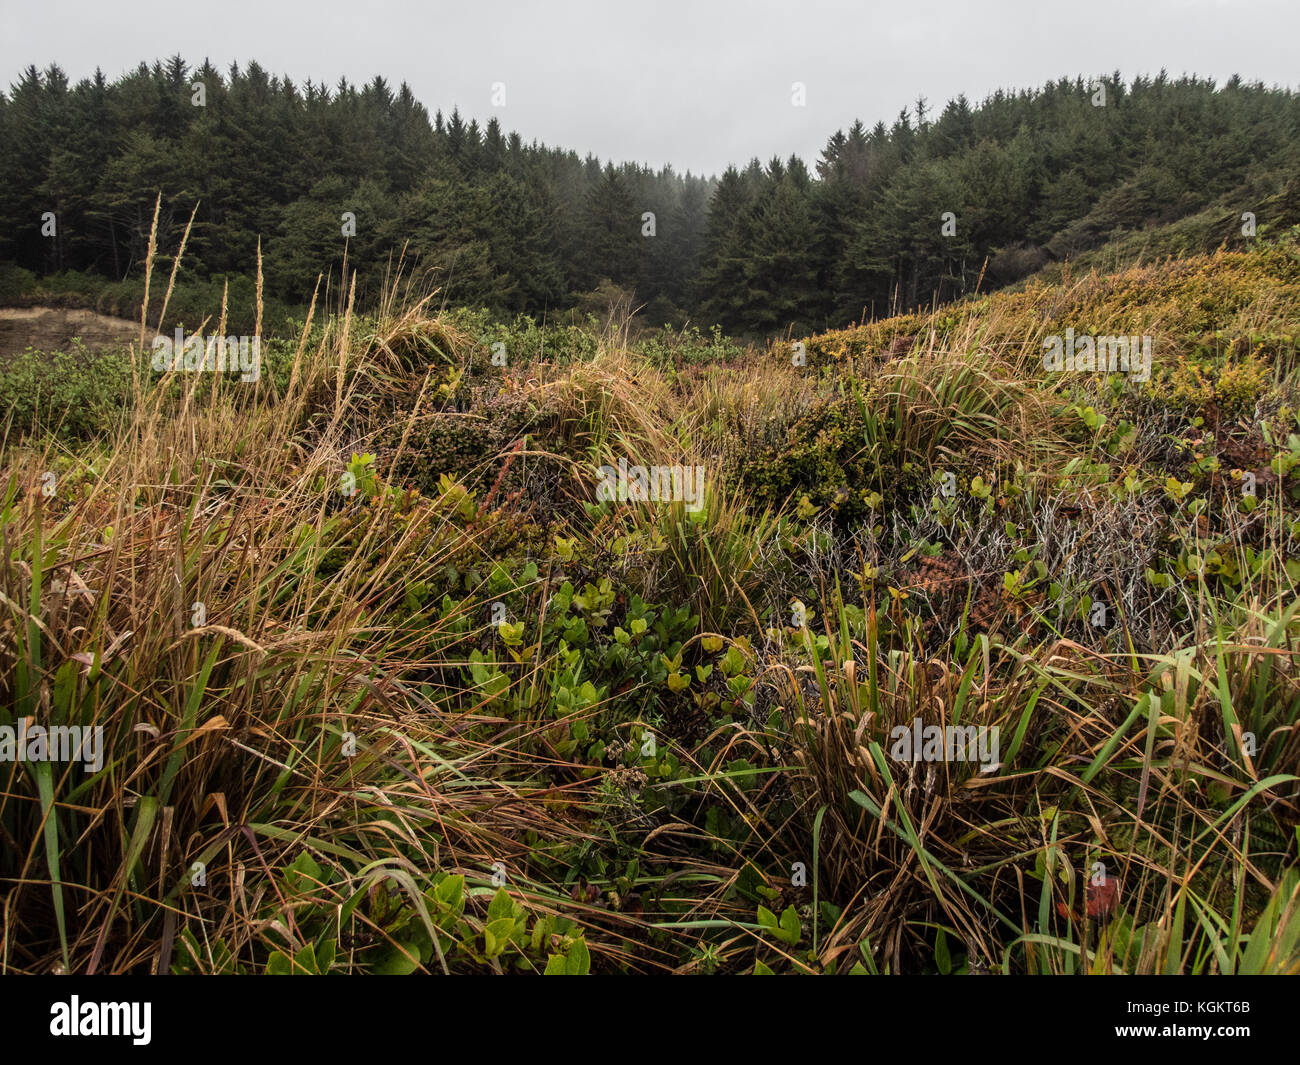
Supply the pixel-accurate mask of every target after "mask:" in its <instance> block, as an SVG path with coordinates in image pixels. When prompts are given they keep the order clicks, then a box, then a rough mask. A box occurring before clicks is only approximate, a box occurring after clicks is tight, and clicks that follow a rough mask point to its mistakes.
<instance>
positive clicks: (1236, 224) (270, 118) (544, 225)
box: [0, 56, 1300, 336]
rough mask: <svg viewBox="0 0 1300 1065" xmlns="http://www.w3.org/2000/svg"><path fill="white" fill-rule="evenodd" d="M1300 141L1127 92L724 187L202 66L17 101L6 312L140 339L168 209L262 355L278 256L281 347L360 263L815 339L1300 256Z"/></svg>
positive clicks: (190, 256) (1170, 87) (972, 107)
mask: <svg viewBox="0 0 1300 1065" xmlns="http://www.w3.org/2000/svg"><path fill="white" fill-rule="evenodd" d="M1298 143H1300V102H1298V101H1297V98H1296V96H1295V95H1294V94H1293V93H1292V92H1290V91H1288V90H1283V89H1277V88H1268V87H1265V86H1264V85H1262V84H1250V83H1246V82H1243V81H1242V80H1241V79H1240V78H1236V77H1234V78H1232V79H1230V80H1228V81H1227V82H1225V83H1224V84H1222V85H1216V84H1215V83H1214V82H1212V81H1210V80H1207V79H1202V78H1197V77H1181V78H1178V79H1171V78H1169V77H1167V76H1166V75H1165V74H1164V73H1163V72H1162V73H1161V74H1160V75H1158V76H1157V77H1155V78H1145V77H1138V78H1135V79H1133V80H1132V81H1131V82H1125V81H1124V79H1122V78H1121V77H1120V75H1119V74H1118V73H1117V74H1114V75H1112V76H1110V77H1108V78H1103V79H1097V80H1092V81H1088V82H1085V81H1084V80H1083V79H1082V78H1075V79H1073V80H1071V79H1065V78H1063V79H1060V80H1058V81H1055V82H1051V83H1048V84H1046V85H1044V86H1042V87H1041V88H1039V89H1036V90H1025V91H1018V92H997V93H995V94H994V95H993V96H991V97H990V98H988V99H987V100H984V101H983V102H981V103H978V104H972V103H971V102H969V101H967V100H966V99H965V98H964V97H958V98H957V99H955V100H952V101H950V102H948V103H947V104H946V105H945V106H943V107H942V108H932V107H931V106H930V105H929V104H928V103H927V102H926V101H925V100H923V99H922V100H918V101H917V102H916V104H915V105H914V106H913V107H912V108H909V109H906V110H904V111H903V112H902V113H900V114H899V115H898V117H897V118H896V119H895V120H894V122H893V123H892V124H890V125H888V126H886V124H885V123H883V122H877V123H876V124H875V125H874V126H872V127H870V128H868V126H866V125H864V124H863V123H862V122H857V123H855V124H854V125H852V126H851V127H849V128H848V129H847V130H840V131H836V132H835V133H833V134H831V135H830V136H829V138H828V139H827V142H826V147H825V149H824V150H823V151H822V153H821V157H820V158H819V159H817V160H816V161H815V162H813V163H812V164H811V165H809V164H805V163H804V162H803V161H802V160H800V159H798V158H797V157H792V158H790V159H788V160H782V159H779V158H774V159H772V160H770V161H768V162H767V163H766V164H764V163H762V162H760V161H759V160H757V159H754V160H751V161H750V162H749V163H748V165H746V166H743V167H738V168H731V169H729V170H728V171H727V172H726V173H724V174H723V175H721V177H720V178H717V179H716V180H715V179H714V178H711V177H702V176H699V175H692V174H690V173H689V172H688V173H687V174H685V175H680V174H677V173H675V172H674V171H673V170H672V169H671V168H664V169H662V170H659V171H654V170H651V169H649V168H648V167H645V166H641V165H638V164H635V163H624V164H620V165H617V166H616V165H614V164H613V163H610V162H606V163H605V164H603V165H602V163H601V162H600V161H599V160H598V159H596V158H595V157H590V156H589V157H587V158H585V159H583V158H580V157H579V156H578V155H577V154H576V153H575V152H572V151H566V150H563V149H560V148H554V147H547V146H544V145H539V144H537V143H535V142H534V143H532V144H526V143H525V142H524V141H523V139H522V138H521V137H520V136H519V134H518V133H506V132H505V131H503V130H502V129H501V128H500V126H499V124H498V122H497V121H496V120H495V119H492V120H491V121H489V122H488V123H487V125H486V126H480V125H479V124H478V123H477V122H476V121H470V122H468V123H467V122H465V121H464V120H463V119H462V117H461V116H460V114H459V113H458V112H456V111H453V112H452V113H451V114H450V115H449V116H446V115H443V114H442V113H441V112H437V113H435V114H434V116H433V117H432V119H430V117H429V115H428V113H427V111H426V110H425V109H424V107H423V106H422V105H421V104H420V103H419V102H418V101H417V100H416V99H415V98H414V96H413V95H412V93H411V91H410V89H409V88H408V87H407V86H405V85H402V86H399V87H398V89H397V90H396V91H394V90H393V89H392V88H391V87H390V86H389V85H388V84H387V83H386V82H385V81H384V79H383V78H379V77H376V78H375V79H374V80H373V81H372V82H370V83H369V84H367V85H365V86H364V87H358V86H355V85H352V84H350V83H347V82H340V84H339V85H337V86H336V87H334V88H329V87H327V86H324V85H317V84H314V83H312V82H310V81H309V82H307V83H306V84H305V85H297V84H295V83H294V82H292V81H291V80H290V79H288V78H283V77H273V76H271V75H269V74H268V72H267V71H266V70H265V69H263V68H262V67H260V66H258V65H257V64H256V63H249V64H248V65H247V66H246V67H245V68H242V69H241V68H240V67H238V66H232V67H231V69H230V70H229V71H227V72H225V73H224V74H223V73H222V72H220V71H218V70H216V69H215V68H214V67H213V66H212V65H211V64H210V63H208V62H206V61H205V62H204V63H203V64H201V65H200V66H198V67H194V68H191V67H190V66H189V65H188V64H187V63H186V62H185V61H184V60H183V59H182V58H181V57H179V56H177V57H173V58H171V59H169V60H167V61H166V62H156V63H154V64H153V65H152V66H148V65H146V64H141V65H140V67H139V68H138V69H136V70H134V71H131V72H130V73H128V74H126V75H124V76H122V77H121V78H119V79H118V80H117V81H114V82H109V81H108V80H107V79H106V78H105V77H104V76H103V75H102V74H101V73H97V74H96V75H95V76H94V77H93V78H90V79H86V80H84V81H82V82H79V83H77V84H76V85H72V84H70V83H69V81H68V78H67V76H66V75H65V74H64V73H63V72H62V71H61V70H60V69H59V68H58V67H51V68H49V69H48V70H46V71H44V72H41V71H39V70H37V69H36V68H35V67H31V68H29V69H28V70H27V71H26V72H25V73H24V74H23V76H22V77H21V78H20V79H19V81H18V82H17V83H16V84H15V85H13V86H12V88H11V90H10V92H9V93H8V94H4V95H0V144H3V145H4V147H5V151H4V152H3V153H0V264H8V266H7V267H5V266H0V301H3V302H6V303H9V302H14V301H19V300H22V301H27V302H48V300H49V296H50V295H58V296H59V297H60V298H61V299H63V300H80V301H82V302H83V303H84V304H85V305H88V306H94V307H97V308H98V309H99V310H101V311H104V312H106V313H125V314H126V315H127V316H128V317H134V316H136V315H138V313H139V310H140V304H141V302H142V300H143V298H144V294H143V287H142V278H141V276H140V264H141V263H142V262H143V260H144V257H145V254H146V250H147V246H148V239H149V232H150V225H151V219H152V216H153V206H154V202H155V199H156V197H157V196H158V195H159V193H161V194H162V196H163V210H162V212H161V215H160V217H159V220H158V224H159V234H160V238H161V246H162V247H163V248H166V249H169V250H170V249H176V248H178V247H179V236H180V234H181V232H182V231H185V230H186V228H187V225H188V226H189V228H188V232H189V234H190V236H189V245H188V247H187V249H186V257H185V259H184V261H183V265H182V269H181V272H180V274H179V276H178V278H177V282H178V283H177V286H176V288H175V298H176V302H175V303H174V305H173V309H174V310H175V311H176V312H177V314H178V316H179V318H180V319H181V320H182V321H183V323H184V324H185V325H186V326H187V327H189V328H193V325H194V322H195V321H196V320H197V319H196V317H195V316H200V317H201V315H202V314H204V313H209V312H210V309H211V308H212V307H213V306H215V305H216V304H217V303H218V302H219V301H220V298H221V292H222V289H223V287H224V286H226V285H227V284H228V285H229V286H230V290H231V293H232V306H237V308H238V309H237V310H236V311H235V312H233V313H234V314H235V315H236V318H235V319H234V321H235V324H236V325H237V328H238V331H239V332H245V331H246V330H247V326H246V324H244V319H243V317H242V316H244V315H246V314H247V313H249V312H248V309H249V308H250V307H251V306H252V289H253V283H254V281H253V279H254V274H256V273H257V272H258V264H259V256H262V257H264V267H265V269H264V273H265V288H266V291H265V294H264V295H265V299H266V301H267V316H266V318H265V319H264V322H266V323H269V325H270V327H271V328H272V330H273V331H277V332H278V331H279V330H280V329H281V328H282V326H283V325H284V319H285V317H286V316H289V315H297V316H298V317H299V318H301V314H300V313H298V308H299V307H300V306H301V305H305V304H306V303H307V301H308V300H309V299H310V298H311V295H312V292H313V291H314V288H315V281H316V278H317V276H318V274H319V273H321V272H323V273H324V275H325V276H326V278H327V280H330V281H334V282H335V283H337V282H338V280H339V279H340V278H341V277H342V271H343V269H344V264H345V262H346V264H347V268H348V271H349V278H352V277H355V279H356V282H357V285H358V291H359V297H360V301H361V305H365V306H369V305H371V304H373V302H375V301H377V300H378V299H379V297H380V295H381V294H382V293H383V292H384V291H385V286H386V279H387V278H389V276H390V274H391V271H392V269H393V266H394V264H395V263H397V262H398V261H399V260H401V259H403V257H404V256H405V257H406V259H407V261H408V262H412V261H413V262H415V263H416V264H418V267H419V268H420V269H421V270H428V271H431V272H432V273H433V274H434V276H435V278H436V283H437V284H438V285H439V286H440V289H441V298H442V299H443V300H445V302H446V304H447V305H449V306H468V307H474V308H478V307H486V308H488V309H489V310H490V311H492V312H493V313H494V314H496V315H503V316H505V317H511V316H513V315H515V314H528V315H531V316H532V317H533V318H534V319H537V320H544V319H548V318H549V316H550V315H552V314H553V313H554V312H555V311H556V309H557V308H558V309H561V310H568V309H571V308H574V307H579V306H581V305H582V304H583V302H584V301H587V302H590V301H591V300H592V299H599V295H600V292H601V291H602V288H603V290H604V291H608V289H609V287H611V286H612V287H614V288H617V289H621V290H623V291H625V292H627V293H632V294H634V302H635V304H636V305H637V306H640V307H643V308H644V315H643V317H644V319H645V320H646V321H647V322H648V323H649V324H650V325H651V326H652V327H654V328H659V327H661V326H663V325H664V324H665V323H671V324H672V325H673V326H674V327H677V328H681V327H683V326H685V325H687V324H688V321H693V322H696V323H698V324H699V325H700V326H701V327H702V328H704V329H705V330H706V331H707V329H708V328H709V327H711V326H712V325H714V324H717V325H720V326H722V328H723V329H725V330H727V331H728V332H729V333H731V334H733V335H745V336H766V335H768V334H772V333H783V332H786V331H787V330H792V331H793V332H794V333H796V334H802V333H807V332H811V331H814V330H820V329H826V328H838V327H843V326H847V325H849V324H851V323H854V322H860V321H863V320H865V319H868V318H881V317H885V316H887V315H889V314H890V313H893V312H895V311H898V310H904V311H908V310H914V309H916V308H917V307H918V306H924V307H928V306H930V305H931V303H932V301H934V300H935V299H938V300H945V299H950V298H953V297H955V296H960V295H964V294H968V293H972V292H976V291H987V290H988V289H989V288H990V287H996V286H998V285H1005V284H1008V283H1011V282H1014V281H1018V280H1021V279H1023V278H1025V277H1027V276H1029V275H1031V274H1033V273H1034V272H1036V271H1038V270H1040V269H1043V268H1053V267H1059V265H1060V264H1062V263H1064V262H1067V261H1069V262H1072V263H1076V264H1077V262H1078V261H1079V260H1080V258H1081V257H1088V256H1093V255H1101V256H1102V265H1104V266H1106V267H1113V266H1115V265H1117V262H1118V263H1119V264H1120V265H1127V263H1129V262H1131V261H1133V260H1134V259H1135V258H1138V257H1140V256H1143V255H1146V256H1148V257H1150V256H1152V255H1168V254H1186V253H1189V252H1197V251H1212V250H1214V249H1215V248H1217V247H1219V246H1220V245H1222V244H1225V243H1226V244H1227V245H1228V246H1229V247H1232V248H1240V247H1244V246H1245V245H1246V244H1247V243H1248V241H1249V240H1250V239H1253V238H1252V237H1250V236H1249V235H1247V234H1246V233H1244V232H1243V228H1244V227H1243V220H1242V216H1243V215H1244V214H1246V213H1250V214H1251V215H1253V216H1254V217H1255V222H1254V223H1253V224H1254V225H1255V227H1256V229H1255V232H1256V233H1257V234H1258V235H1259V236H1261V237H1268V236H1270V235H1276V234H1277V233H1281V232H1284V231H1285V230H1286V229H1287V228H1288V227H1289V226H1292V225H1295V224H1297V223H1300V181H1298V180H1297V178H1296V174H1297V172H1298V171H1300V155H1297V147H1296V145H1297V144H1298ZM270 145H274V146H275V148H274V151H273V152H272V151H269V150H268V146H270ZM231 160H238V161H239V165H238V166H230V165H228V164H229V161H231ZM47 214H48V215H52V216H53V223H54V228H53V229H52V230H51V229H50V228H49V219H48V218H47V217H46V216H47ZM949 215H951V219H949V218H948V216H949ZM191 221H192V224H190V223H191ZM949 223H950V224H949ZM160 264H161V265H162V266H164V267H168V266H169V265H170V263H169V261H168V260H167V259H166V258H165V257H164V258H163V259H162V260H160ZM602 282H603V283H604V286H602ZM349 283H351V282H349ZM156 291H157V290H156ZM155 298H156V297H155ZM158 310H159V308H157V307H151V308H150V309H149V312H148V314H149V317H150V320H154V318H155V317H156V316H157V312H158ZM290 332H292V330H290Z"/></svg>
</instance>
